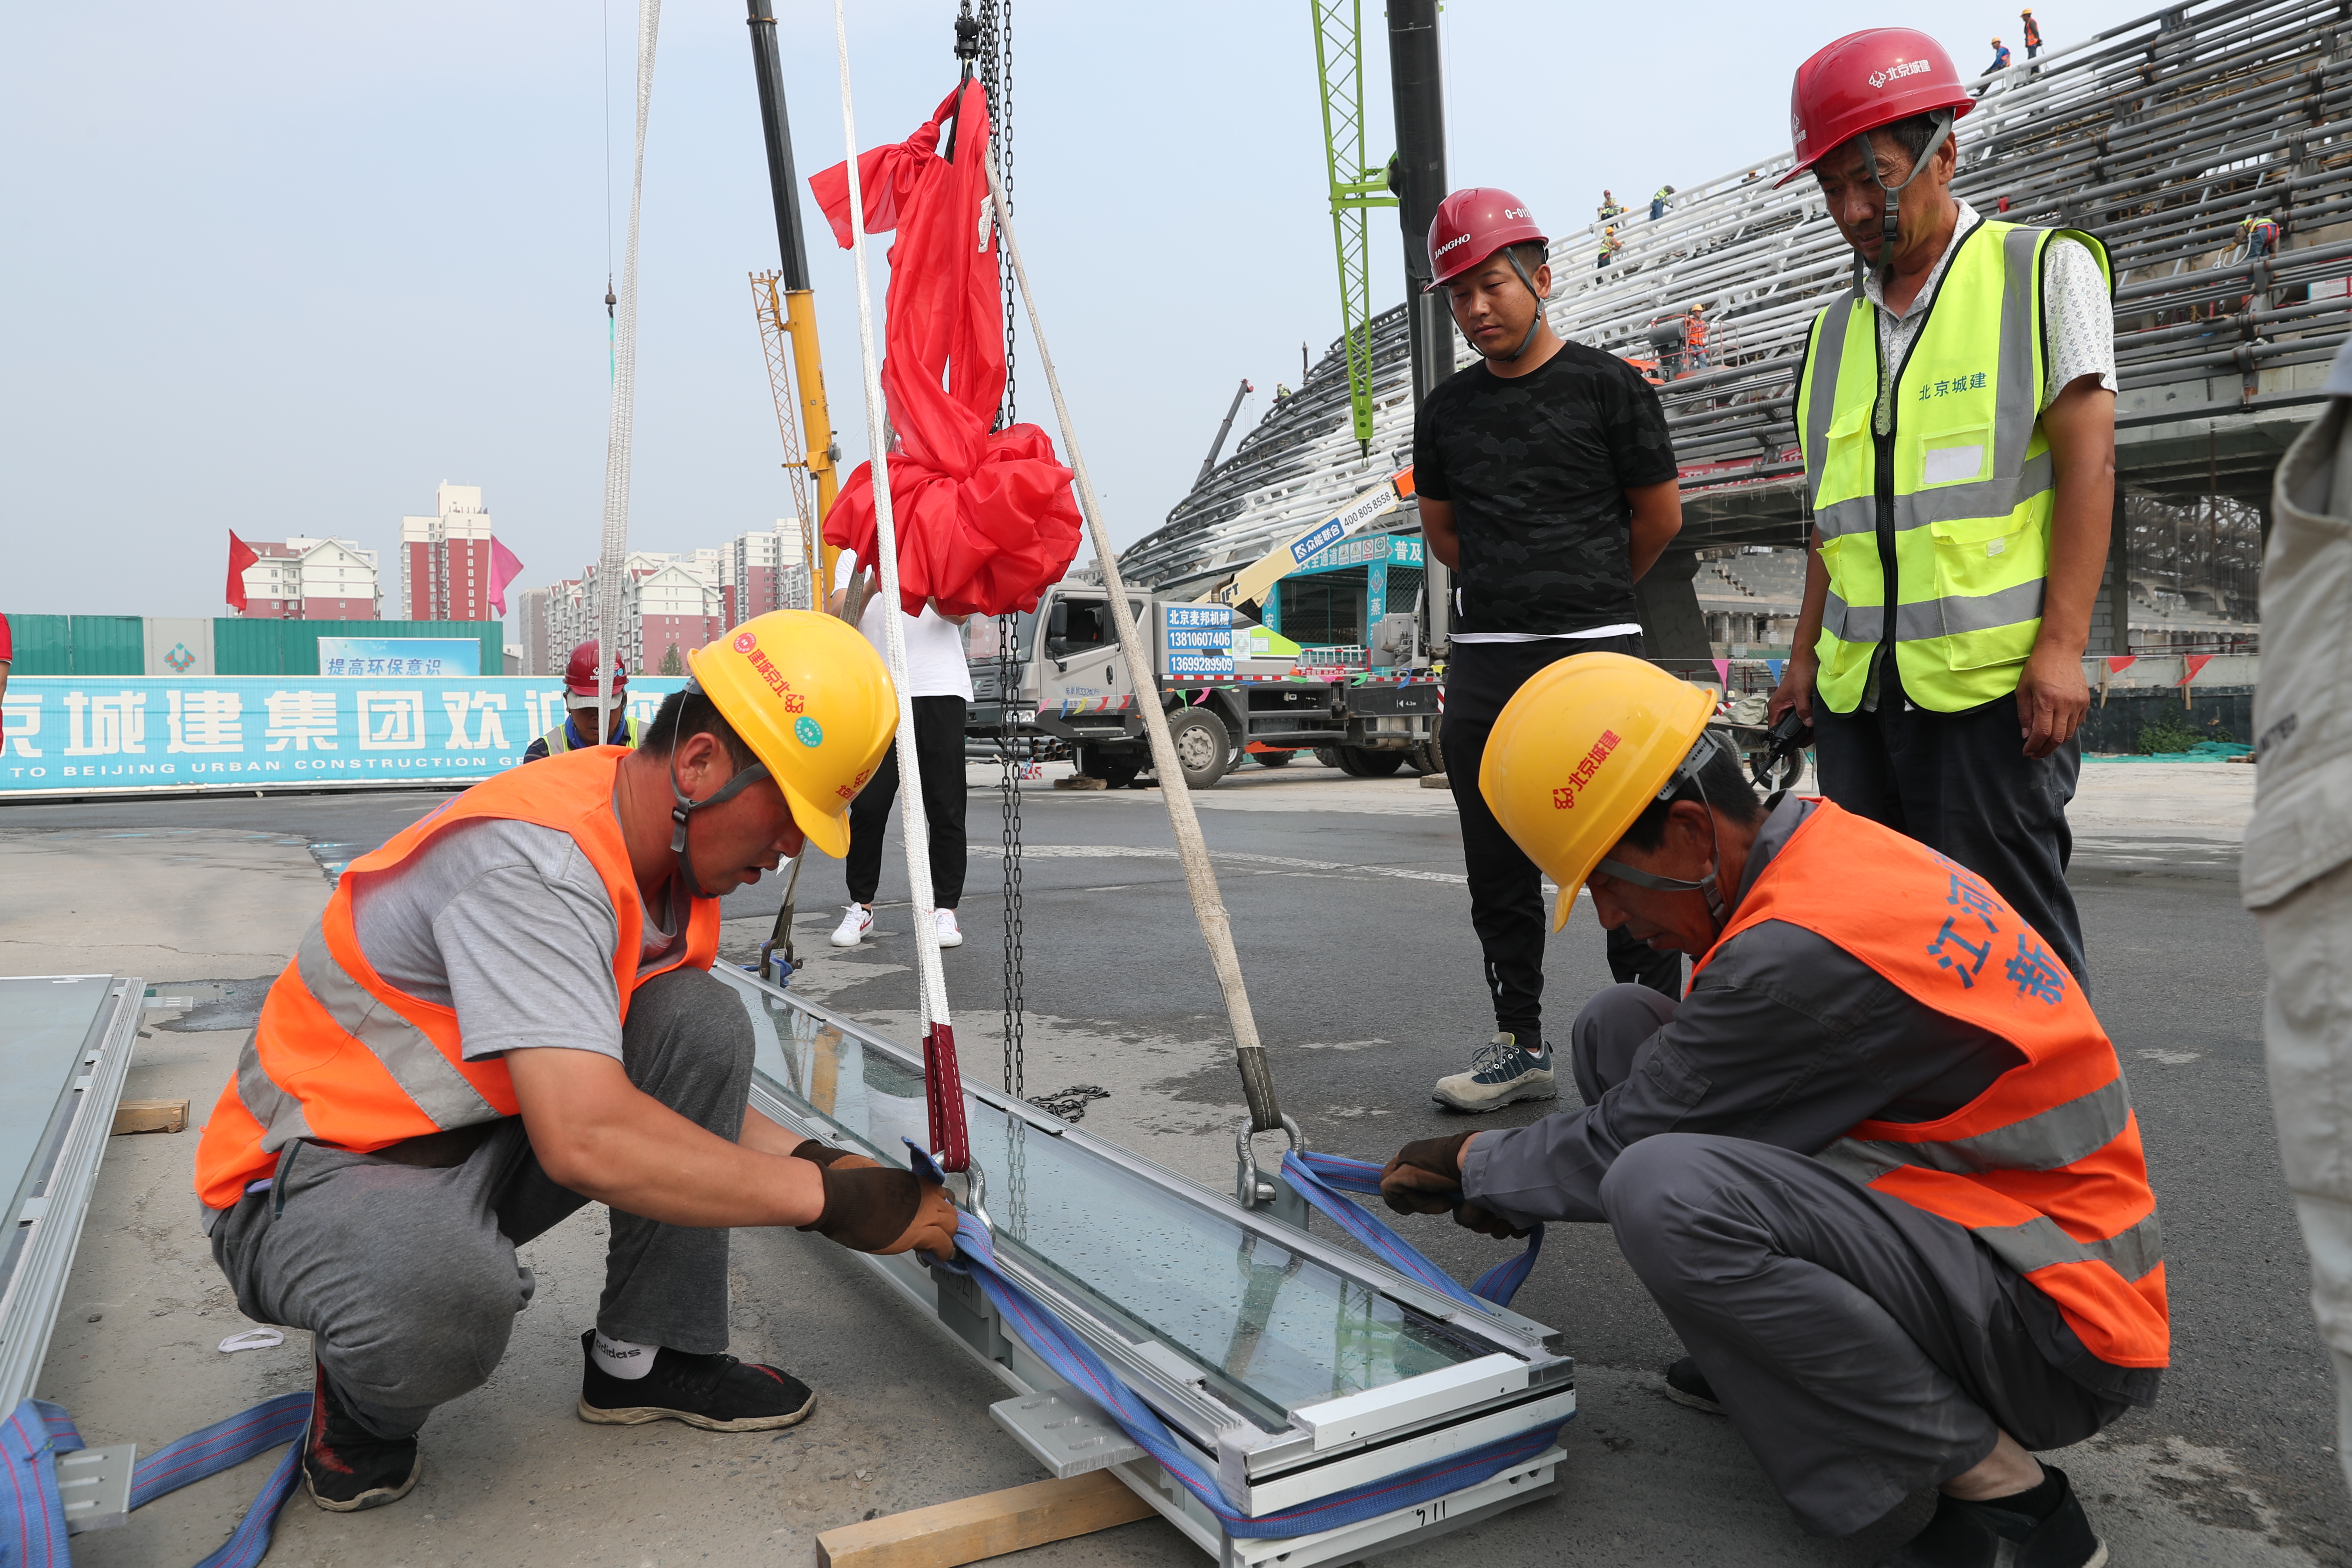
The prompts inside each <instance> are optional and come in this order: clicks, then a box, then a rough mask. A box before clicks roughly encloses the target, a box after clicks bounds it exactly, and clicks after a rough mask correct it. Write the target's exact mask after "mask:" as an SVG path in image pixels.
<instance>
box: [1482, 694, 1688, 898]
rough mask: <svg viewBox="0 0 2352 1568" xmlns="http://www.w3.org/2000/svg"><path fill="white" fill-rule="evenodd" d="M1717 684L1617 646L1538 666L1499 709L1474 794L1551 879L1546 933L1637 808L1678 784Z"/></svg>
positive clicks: (1612, 844) (1667, 792)
mask: <svg viewBox="0 0 2352 1568" xmlns="http://www.w3.org/2000/svg"><path fill="white" fill-rule="evenodd" d="M1715 704H1716V690H1715V689H1714V688H1713V687H1711V686H1694V685H1692V684H1691V683H1690V682H1688V681H1685V680H1681V679H1676V678H1675V677H1674V676H1672V675H1669V674H1667V673H1666V672H1665V671H1664V670H1663V669H1660V668H1658V667H1657V666H1656V665H1654V664H1650V663H1647V662H1645V661H1643V660H1642V659H1638V658H1628V657H1627V656H1626V655H1624V654H1622V653H1580V654H1577V655H1576V656H1574V657H1573V658H1563V659H1561V660H1560V661H1559V663H1557V664H1550V665H1547V666H1545V667H1544V668H1542V669H1540V670H1538V671H1537V672H1536V674H1535V675H1534V676H1533V677H1532V678H1531V679H1528V682H1527V684H1525V685H1524V686H1521V687H1520V688H1519V689H1518V690H1517V692H1516V693H1514V694H1513V695H1512V698H1511V700H1509V701H1508V702H1507V703H1505V704H1504V705H1503V711H1502V712H1501V713H1500V714H1498V715H1497V716H1496V720H1495V728H1494V731H1493V733H1492V734H1490V735H1489V736H1488V737H1487V740H1486V759H1485V761H1484V762H1482V763H1480V764H1479V767H1478V793H1479V794H1480V795H1485V796H1486V805H1487V806H1488V808H1489V809H1491V810H1492V811H1493V812H1494V814H1495V820H1496V821H1497V822H1499V823H1501V824H1502V825H1503V831H1504V832H1506V833H1507V834H1509V835H1510V836H1511V840H1512V842H1514V843H1516V844H1517V846H1518V847H1520V848H1521V849H1523V850H1525V851H1526V852H1527V856H1528V859H1530V860H1533V861H1534V862H1535V863H1536V864H1537V865H1538V866H1540V867H1542V868H1543V869H1544V870H1545V872H1546V873H1547V874H1549V876H1550V878H1551V879H1552V880H1553V881H1555V882H1557V883H1559V902H1558V903H1557V904H1555V905H1554V906H1553V907H1552V920H1551V929H1552V930H1554V931H1558V930H1559V928H1560V927H1562V926H1564V925H1566V924H1567V923H1568V916H1569V911H1570V910H1573V909H1574V908H1575V907H1576V890H1577V889H1579V888H1581V887H1582V886H1584V879H1586V878H1587V877H1589V876H1591V874H1592V868H1594V867H1595V866H1597V865H1599V864H1600V863H1601V859H1602V858H1604V857H1605V856H1607V855H1608V853H1609V851H1610V850H1611V849H1612V847H1615V845H1616V843H1617V841H1618V840H1619V839H1620V838H1622V837H1624V836H1625V830H1626V829H1627V828H1628V827H1631V826H1633V819H1634V818H1635V817H1638V816H1641V815H1642V811H1643V807H1645V806H1647V805H1649V804H1650V803H1651V802H1652V801H1653V800H1656V799H1658V798H1660V796H1661V795H1666V794H1672V793H1673V791H1674V789H1675V787H1676V786H1677V785H1678V784H1680V782H1681V779H1680V771H1681V768H1682V765H1683V761H1684V759H1685V757H1687V756H1688V755H1689V754H1690V752H1691V748H1692V747H1693V746H1694V745H1695V744H1696V743H1697V742H1698V739H1699V737H1700V736H1701V735H1703V734H1705V733H1706V721H1707V720H1708V719H1709V718H1710V717H1711V716H1712V715H1713V714H1714V712H1715Z"/></svg>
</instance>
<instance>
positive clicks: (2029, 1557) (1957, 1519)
mask: <svg viewBox="0 0 2352 1568" xmlns="http://www.w3.org/2000/svg"><path fill="white" fill-rule="evenodd" d="M2042 1471H2043V1473H2045V1474H2047V1475H2051V1476H2054V1477H2056V1478H2057V1480H2058V1486H2059V1489H2060V1491H2061V1494H2062V1495H2061V1497H2060V1500H2059V1503H2058V1506H2057V1508H2056V1509H2055V1510H2053V1511H2052V1513H2051V1515H2050V1517H2049V1518H2047V1519H2042V1520H2037V1519H2035V1518H2033V1517H2032V1515H2030V1514H2023V1513H2019V1512H2017V1511H2015V1510H2011V1509H2005V1508H2003V1507H2001V1506H2000V1501H1999V1500H1995V1501H1992V1502H1962V1501H1961V1500H1959V1499H1958V1498H1952V1497H1944V1496H1940V1495H1939V1496H1937V1499H1936V1513H1935V1517H1934V1518H1932V1519H1930V1520H1929V1521H1927V1529H1925V1530H1923V1531H1920V1532H1919V1533H1918V1534H1916V1535H1915V1536H1913V1537H1912V1538H1911V1539H1910V1540H1908V1541H1906V1542H1904V1543H1903V1544H1902V1546H1901V1547H1899V1548H1897V1549H1896V1551H1895V1555H1893V1556H1892V1557H1889V1558H1886V1559H1885V1560H1884V1561H1882V1562H1881V1563H1879V1564H1878V1568H1996V1565H1998V1568H2099V1565H2100V1564H2101V1563H2105V1562H2106V1560H2107V1548H2106V1543H2105V1542H2102V1541H2101V1540H2100V1539H2099V1538H2098V1537H2097V1536H2095V1535H2094V1534H2092V1533H2091V1521H2090V1520H2089V1519H2088V1518H2087V1517H2086V1516H2085V1515H2084V1512H2083V1504H2082V1502H2081V1501H2080V1500H2078V1499H2077V1498H2076V1497H2075V1496H2074V1486H2073V1484H2072V1483H2070V1482H2069V1481H2068V1480H2067V1479H2066V1472H2065V1471H2063V1470H2062V1469H2060V1468H2058V1467H2056V1466H2055V1465H2043V1466H2042Z"/></svg>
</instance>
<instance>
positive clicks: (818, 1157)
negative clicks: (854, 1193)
mask: <svg viewBox="0 0 2352 1568" xmlns="http://www.w3.org/2000/svg"><path fill="white" fill-rule="evenodd" d="M793 1159H795V1160H806V1161H807V1162H808V1163H810V1164H812V1165H818V1166H822V1167H824V1168H825V1169H827V1170H842V1171H866V1170H872V1169H874V1168H875V1167H877V1166H878V1165H880V1164H881V1163H882V1162H880V1161H879V1160H869V1159H867V1158H866V1156H865V1155H863V1154H854V1153H852V1152H849V1151H848V1150H846V1149H836V1148H835V1147H834V1146H833V1145H832V1144H830V1143H820V1142H817V1141H816V1140H815V1139H814V1138H811V1139H807V1140H805V1141H804V1142H802V1144H801V1146H800V1147H799V1148H797V1149H795V1150H793Z"/></svg>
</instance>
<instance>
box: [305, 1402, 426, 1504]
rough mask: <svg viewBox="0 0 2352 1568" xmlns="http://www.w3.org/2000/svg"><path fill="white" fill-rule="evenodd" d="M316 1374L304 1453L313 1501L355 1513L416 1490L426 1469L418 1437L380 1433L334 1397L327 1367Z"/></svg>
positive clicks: (396, 1499) (307, 1486) (306, 1486)
mask: <svg viewBox="0 0 2352 1568" xmlns="http://www.w3.org/2000/svg"><path fill="white" fill-rule="evenodd" d="M318 1377H319V1381H318V1385H317V1388H316V1390H315V1392H314V1393H313V1394H311V1402H310V1444H309V1447H306V1448H305V1449H304V1450H303V1452H302V1484H303V1486H304V1487H305V1488H307V1489H309V1490H310V1500H311V1501H312V1502H315V1503H317V1504H318V1505H319V1506H320V1508H323V1509H325V1510H328V1511H329V1512H330V1513H357V1512H358V1511H359V1510H362V1509H363V1508H382V1507H383V1505H384V1504H386V1503H388V1502H398V1501H399V1500H401V1499H402V1498H404V1497H406V1496H407V1495H408V1494H409V1493H410V1492H412V1491H414V1490H415V1489H416V1478H417V1476H418V1474H419V1473H420V1472H421V1471H422V1470H423V1468H424V1459H423V1458H422V1456H421V1455H419V1454H418V1452H417V1447H416V1439H415V1438H414V1437H379V1436H376V1435H375V1434H374V1433H373V1432H371V1431H369V1430H368V1429H367V1428H366V1427H364V1426H361V1425H360V1424H359V1423H358V1422H357V1421H355V1420H353V1419H352V1414H351V1412H350V1411H348V1410H346V1409H344V1408H343V1402H342V1401H341V1400H340V1399H338V1398H336V1397H335V1388H334V1384H331V1383H329V1382H328V1381H327V1369H326V1368H324V1367H320V1368H318Z"/></svg>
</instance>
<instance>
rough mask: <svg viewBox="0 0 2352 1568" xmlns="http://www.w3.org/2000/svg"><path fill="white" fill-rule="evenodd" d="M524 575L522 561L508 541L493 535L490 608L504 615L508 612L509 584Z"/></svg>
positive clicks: (491, 544)
mask: <svg viewBox="0 0 2352 1568" xmlns="http://www.w3.org/2000/svg"><path fill="white" fill-rule="evenodd" d="M521 575H522V563H521V562H520V561H519V560H517V559H516V558H515V552H513V551H511V550H509V549H508V548H507V542H506V541H505V540H503V539H499V538H498V537H497V536H495V535H493V536H492V537H491V539H490V608H492V609H494V610H496V611H497V612H498V613H499V615H501V616H503V615H505V614H506V613H507V584H509V583H511V582H513V581H514V580H515V579H516V578H518V577H520V576H521Z"/></svg>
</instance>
